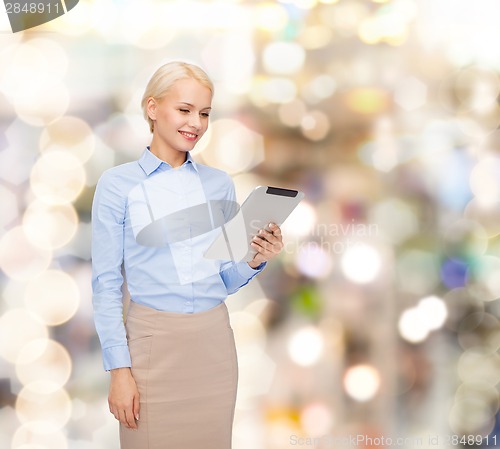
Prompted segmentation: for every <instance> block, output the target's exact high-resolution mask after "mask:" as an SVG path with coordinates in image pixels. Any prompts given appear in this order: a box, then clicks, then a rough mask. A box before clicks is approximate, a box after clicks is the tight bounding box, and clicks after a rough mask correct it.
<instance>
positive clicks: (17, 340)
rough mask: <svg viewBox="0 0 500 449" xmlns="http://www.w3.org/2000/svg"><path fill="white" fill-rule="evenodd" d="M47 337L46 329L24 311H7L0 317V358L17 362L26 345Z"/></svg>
mask: <svg viewBox="0 0 500 449" xmlns="http://www.w3.org/2000/svg"><path fill="white" fill-rule="evenodd" d="M47 337H48V331H47V327H46V326H45V325H43V324H42V323H41V322H40V321H38V320H37V319H36V318H35V317H33V315H32V314H31V313H29V312H28V311H27V310H25V309H12V310H8V311H7V312H5V313H4V314H3V315H2V316H0V356H1V357H3V358H4V359H5V360H7V361H8V362H10V363H16V362H17V360H18V358H19V357H20V354H21V352H22V350H23V348H24V347H25V346H26V345H27V344H28V343H30V342H32V341H34V340H47ZM25 357H26V356H25Z"/></svg>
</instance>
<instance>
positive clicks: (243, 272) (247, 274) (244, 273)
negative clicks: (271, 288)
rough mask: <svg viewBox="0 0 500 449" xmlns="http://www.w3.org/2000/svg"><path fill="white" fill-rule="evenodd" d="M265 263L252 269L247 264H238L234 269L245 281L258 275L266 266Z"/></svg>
mask: <svg viewBox="0 0 500 449" xmlns="http://www.w3.org/2000/svg"><path fill="white" fill-rule="evenodd" d="M266 264H267V262H262V263H261V264H260V265H259V266H258V267H257V268H252V267H251V266H250V265H248V263H247V262H238V263H237V264H236V269H237V271H238V274H239V275H240V276H241V277H242V278H245V279H251V278H253V277H254V276H255V275H256V274H258V273H260V272H261V271H262V270H263V269H264V268H265V266H266Z"/></svg>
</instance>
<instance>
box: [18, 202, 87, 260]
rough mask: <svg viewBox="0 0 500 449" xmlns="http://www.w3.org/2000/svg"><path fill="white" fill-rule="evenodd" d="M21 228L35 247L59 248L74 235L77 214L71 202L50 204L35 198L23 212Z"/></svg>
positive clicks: (76, 227)
mask: <svg viewBox="0 0 500 449" xmlns="http://www.w3.org/2000/svg"><path fill="white" fill-rule="evenodd" d="M23 230H24V232H25V234H26V236H27V237H28V239H29V240H30V242H31V243H33V244H34V245H36V246H37V247H40V248H42V249H47V250H53V249H57V248H61V247H63V246H64V245H66V244H67V243H69V242H70V241H71V239H72V238H73V237H74V236H75V234H76V232H77V230H78V215H77V213H76V210H75V208H74V207H73V205H72V204H60V205H50V204H46V203H44V202H43V201H40V200H37V201H34V202H33V203H31V204H30V205H29V206H28V207H27V209H26V211H25V212H24V214H23Z"/></svg>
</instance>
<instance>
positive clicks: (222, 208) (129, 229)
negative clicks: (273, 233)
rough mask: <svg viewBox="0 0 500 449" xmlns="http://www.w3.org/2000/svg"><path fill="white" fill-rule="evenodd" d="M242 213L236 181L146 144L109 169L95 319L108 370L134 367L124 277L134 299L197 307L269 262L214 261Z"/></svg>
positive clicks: (174, 308)
mask: <svg viewBox="0 0 500 449" xmlns="http://www.w3.org/2000/svg"><path fill="white" fill-rule="evenodd" d="M236 212H237V203H236V196H235V191H234V184H233V182H232V179H231V178H230V176H229V175H228V174H227V173H225V172H223V171H221V170H218V169H215V168H212V167H208V166H206V165H203V164H198V163H196V162H194V161H193V160H192V158H191V155H190V154H189V153H188V154H187V159H186V162H185V163H184V164H183V165H182V166H181V167H178V168H175V169H174V168H172V167H171V166H170V165H169V164H167V163H166V162H163V161H162V160H160V159H159V158H157V157H156V156H155V155H154V154H152V153H151V152H150V151H149V148H147V149H146V150H145V151H144V153H143V154H142V156H141V158H140V159H139V160H138V161H134V162H130V163H126V164H123V165H119V166H117V167H114V168H111V169H109V170H107V171H106V172H104V173H103V175H102V176H101V178H100V179H99V182H98V183H97V187H96V192H95V195H94V201H93V205H92V289H93V297H92V301H93V307H94V320H95V325H96V329H97V333H98V335H99V339H100V342H101V346H102V351H103V362H104V369H106V370H110V369H114V368H120V367H130V366H131V361H130V353H129V350H128V345H127V340H126V333H125V326H124V323H123V300H122V297H123V295H122V286H123V284H124V275H125V277H126V282H127V286H128V290H129V292H130V295H131V298H132V300H133V301H134V302H137V303H139V304H143V305H146V306H149V307H152V308H154V309H157V310H162V311H169V312H175V313H197V312H202V311H206V310H208V309H211V308H212V307H215V306H217V305H218V304H220V303H221V302H222V301H224V300H225V299H226V298H227V295H228V294H231V293H234V292H236V291H237V290H238V289H239V288H240V287H242V286H243V285H245V284H247V283H248V282H249V281H250V279H252V278H253V277H254V276H255V275H256V274H257V273H259V272H260V271H262V269H263V268H264V266H265V263H264V264H261V265H260V266H259V267H258V268H257V269H253V268H251V267H250V266H249V265H248V264H247V263H246V262H231V261H221V260H210V259H206V258H205V257H203V253H204V251H205V250H206V249H207V248H208V246H209V244H210V243H211V242H212V241H213V239H214V238H215V235H216V233H217V232H220V229H219V228H220V226H221V225H222V224H223V223H225V222H227V221H228V220H230V219H231V218H232V217H233V216H234V214H235V213H236Z"/></svg>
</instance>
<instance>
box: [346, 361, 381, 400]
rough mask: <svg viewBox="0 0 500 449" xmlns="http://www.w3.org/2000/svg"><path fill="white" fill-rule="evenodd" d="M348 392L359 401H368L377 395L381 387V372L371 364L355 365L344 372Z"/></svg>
mask: <svg viewBox="0 0 500 449" xmlns="http://www.w3.org/2000/svg"><path fill="white" fill-rule="evenodd" d="M344 388H345V391H346V393H347V394H348V395H349V396H350V397H351V398H353V399H354V400H355V401H358V402H367V401H369V400H371V399H373V398H374V397H375V395H376V394H377V392H378V390H379V388H380V374H379V372H378V370H377V369H376V368H375V367H373V366H371V365H364V364H360V365H355V366H351V367H350V368H348V369H347V370H346V372H345V374H344Z"/></svg>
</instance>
